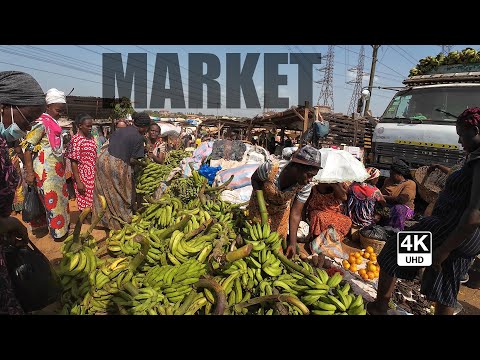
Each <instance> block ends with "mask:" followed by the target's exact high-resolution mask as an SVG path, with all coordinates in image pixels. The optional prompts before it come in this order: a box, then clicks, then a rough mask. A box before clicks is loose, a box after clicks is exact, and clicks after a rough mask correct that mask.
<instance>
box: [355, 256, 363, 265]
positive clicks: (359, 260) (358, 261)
mask: <svg viewBox="0 0 480 360" xmlns="http://www.w3.org/2000/svg"><path fill="white" fill-rule="evenodd" d="M362 262H363V260H362V258H361V257H359V258H357V261H356V262H355V263H356V264H357V265H360V264H361V263H362Z"/></svg>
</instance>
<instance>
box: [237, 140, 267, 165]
mask: <svg viewBox="0 0 480 360" xmlns="http://www.w3.org/2000/svg"><path fill="white" fill-rule="evenodd" d="M245 145H246V148H247V150H246V151H245V153H244V154H243V159H242V162H243V163H249V164H251V163H260V164H261V163H264V162H265V161H267V160H268V158H269V153H268V151H267V150H266V149H264V148H263V147H261V146H259V145H250V144H245Z"/></svg>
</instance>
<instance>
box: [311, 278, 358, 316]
mask: <svg viewBox="0 0 480 360" xmlns="http://www.w3.org/2000/svg"><path fill="white" fill-rule="evenodd" d="M337 274H338V273H337ZM349 290H350V285H349V284H348V283H346V284H345V285H344V286H343V287H337V288H336V289H335V291H334V292H333V293H332V294H330V293H329V294H327V295H322V296H320V298H319V299H318V300H317V301H316V302H314V303H312V304H311V305H312V307H313V309H314V310H312V311H311V313H312V314H313V315H365V314H366V310H365V307H364V303H363V298H362V296H361V295H357V296H355V295H354V294H349Z"/></svg>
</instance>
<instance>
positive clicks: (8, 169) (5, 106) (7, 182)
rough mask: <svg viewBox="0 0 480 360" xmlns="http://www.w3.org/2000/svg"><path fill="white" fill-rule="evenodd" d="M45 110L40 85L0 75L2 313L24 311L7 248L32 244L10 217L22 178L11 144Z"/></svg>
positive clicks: (21, 77)
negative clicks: (5, 254) (9, 267)
mask: <svg viewBox="0 0 480 360" xmlns="http://www.w3.org/2000/svg"><path fill="white" fill-rule="evenodd" d="M44 109H45V96H44V94H43V90H42V88H41V87H40V85H39V84H38V82H37V81H36V80H35V79H34V78H33V77H32V76H30V75H29V74H26V73H23V72H19V71H2V72H0V314H9V315H19V314H23V313H24V311H23V309H22V308H21V306H20V304H19V302H18V300H17V298H16V296H15V292H14V290H13V287H12V283H11V280H10V276H9V274H8V269H7V267H6V262H5V256H4V251H5V246H7V245H9V244H14V245H16V246H22V245H25V244H27V243H28V240H29V239H28V232H27V228H26V227H25V225H23V224H22V222H21V221H20V220H19V219H17V218H16V217H13V216H10V214H11V212H12V203H13V198H14V195H15V189H16V188H17V186H18V183H19V176H18V174H17V172H16V171H15V167H14V166H13V165H12V162H11V159H10V156H9V154H8V146H7V141H8V142H14V141H16V140H19V139H21V138H22V137H24V136H25V135H26V132H27V131H28V130H30V129H31V123H32V122H34V121H35V119H36V118H37V117H38V116H40V114H41V113H42V112H43V110H44Z"/></svg>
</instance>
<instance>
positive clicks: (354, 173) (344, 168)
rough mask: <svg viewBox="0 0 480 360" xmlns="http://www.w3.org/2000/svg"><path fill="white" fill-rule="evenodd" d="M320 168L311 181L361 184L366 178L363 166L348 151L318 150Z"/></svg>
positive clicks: (366, 174)
mask: <svg viewBox="0 0 480 360" xmlns="http://www.w3.org/2000/svg"><path fill="white" fill-rule="evenodd" d="M320 152H321V155H322V160H321V161H322V168H323V169H321V170H320V171H319V172H318V173H317V175H315V177H314V178H313V181H316V182H321V183H339V182H344V181H358V182H362V181H365V179H367V178H368V173H367V171H366V170H365V166H364V165H363V163H362V162H361V161H359V160H357V159H356V158H355V157H354V156H353V155H352V154H350V153H349V152H348V151H344V150H337V149H330V148H324V149H320Z"/></svg>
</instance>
